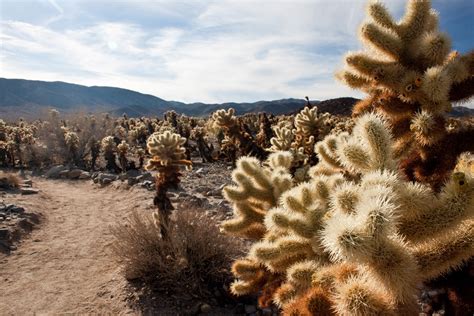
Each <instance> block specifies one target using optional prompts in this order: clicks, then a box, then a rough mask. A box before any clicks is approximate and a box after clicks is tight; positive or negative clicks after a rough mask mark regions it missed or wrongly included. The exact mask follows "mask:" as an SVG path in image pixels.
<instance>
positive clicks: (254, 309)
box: [244, 305, 257, 314]
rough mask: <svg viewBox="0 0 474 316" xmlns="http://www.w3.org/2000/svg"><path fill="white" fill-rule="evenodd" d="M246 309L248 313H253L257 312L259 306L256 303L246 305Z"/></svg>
mask: <svg viewBox="0 0 474 316" xmlns="http://www.w3.org/2000/svg"><path fill="white" fill-rule="evenodd" d="M244 309H245V313H246V314H252V313H256V312H257V307H256V306H255V305H245V307H244Z"/></svg>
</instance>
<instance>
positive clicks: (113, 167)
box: [101, 136, 120, 172]
mask: <svg viewBox="0 0 474 316" xmlns="http://www.w3.org/2000/svg"><path fill="white" fill-rule="evenodd" d="M101 149H102V153H103V155H104V159H105V161H106V162H107V165H106V168H107V170H110V171H113V172H119V171H120V168H119V167H118V166H117V163H116V161H115V159H116V157H115V154H116V152H117V144H116V143H115V140H114V138H113V136H106V137H104V138H103V139H102V141H101Z"/></svg>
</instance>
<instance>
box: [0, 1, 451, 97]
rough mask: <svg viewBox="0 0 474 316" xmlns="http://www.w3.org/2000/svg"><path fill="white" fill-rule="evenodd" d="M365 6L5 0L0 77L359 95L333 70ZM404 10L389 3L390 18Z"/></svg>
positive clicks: (146, 88) (183, 89) (241, 93)
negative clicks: (343, 82) (344, 83)
mask: <svg viewBox="0 0 474 316" xmlns="http://www.w3.org/2000/svg"><path fill="white" fill-rule="evenodd" d="M387 2H388V1H387ZM364 5H365V2H364V1H329V0H321V1H301V0H299V1H289V0H288V1H283V0H280V1H269V0H260V1H257V0H253V1H246V0H243V1H231V0H219V1H131V0H130V1H107V0H104V1H91V0H76V1H66V0H63V1H60V0H49V1H42V0H24V1H12V0H5V1H2V4H1V6H2V12H4V13H2V15H1V22H0V23H1V24H0V41H1V49H0V65H1V76H2V77H7V78H24V79H37V80H47V81H58V80H60V81H67V82H73V83H79V84H85V85H103V86H117V87H122V88H128V89H132V90H137V91H140V92H144V93H149V94H153V95H156V96H159V97H161V98H164V99H167V100H179V101H184V102H196V101H201V102H226V101H237V102H243V101H256V100H262V99H266V100H271V99H279V98H286V97H295V98H303V97H304V96H305V95H308V96H310V98H312V99H326V98H333V97H340V96H361V94H359V93H358V92H356V91H352V90H350V89H348V88H346V87H345V86H344V85H342V84H340V83H339V82H337V81H336V80H335V79H334V77H333V73H334V71H335V70H336V69H338V68H340V67H341V66H342V57H343V55H344V53H345V52H347V51H348V50H357V49H359V48H360V44H359V42H358V40H357V37H356V34H357V27H358V25H359V24H360V23H361V22H362V20H363V19H364ZM25 7H27V8H29V9H28V10H25ZM403 7H404V1H398V0H397V1H390V3H389V8H390V10H391V11H392V12H394V13H395V14H397V15H400V14H401V13H402V12H403ZM25 12H30V13H25ZM441 19H443V15H441Z"/></svg>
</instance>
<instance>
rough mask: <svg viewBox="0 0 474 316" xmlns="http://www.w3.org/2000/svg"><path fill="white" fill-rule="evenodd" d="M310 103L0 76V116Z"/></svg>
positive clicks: (348, 102)
mask: <svg viewBox="0 0 474 316" xmlns="http://www.w3.org/2000/svg"><path fill="white" fill-rule="evenodd" d="M357 101H358V100H357V99H354V98H337V99H330V100H325V101H321V102H320V101H311V103H312V104H316V105H317V106H318V108H319V110H320V111H321V112H329V113H332V114H338V115H350V113H351V109H352V106H353V104H354V103H355V102H357ZM305 105H306V100H303V99H282V100H275V101H258V102H252V103H234V102H228V103H221V104H206V103H189V104H186V103H183V102H177V101H167V100H163V99H160V98H158V97H156V96H153V95H150V94H143V93H139V92H136V91H132V90H128V89H122V88H114V87H97V86H92V87H87V86H82V85H77V84H71V83H66V82H59V81H56V82H46V81H37V80H23V79H5V78H0V117H7V118H15V117H18V116H22V117H25V118H30V117H31V118H34V117H36V116H37V115H38V114H40V113H43V112H44V111H45V110H47V109H49V108H56V109H58V110H60V111H62V112H86V113H87V112H93V113H97V112H107V113H111V114H114V115H122V114H123V113H126V114H127V115H129V116H130V117H137V116H161V115H162V114H163V113H164V112H166V111H168V110H175V111H176V112H179V113H183V114H186V115H192V116H205V115H209V114H210V113H212V112H214V111H216V110H217V109H222V108H224V109H227V108H230V107H232V108H234V109H235V110H236V113H237V114H245V113H249V112H268V113H273V114H288V113H293V112H296V111H298V110H299V109H301V108H302V107H304V106H305ZM453 115H455V116H464V115H474V110H473V109H469V108H463V107H456V108H455V111H453Z"/></svg>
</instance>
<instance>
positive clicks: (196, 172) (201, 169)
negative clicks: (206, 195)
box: [194, 168, 204, 174]
mask: <svg viewBox="0 0 474 316" xmlns="http://www.w3.org/2000/svg"><path fill="white" fill-rule="evenodd" d="M203 172H204V168H199V169H198V170H196V171H195V172H194V173H195V174H201V173H203Z"/></svg>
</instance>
